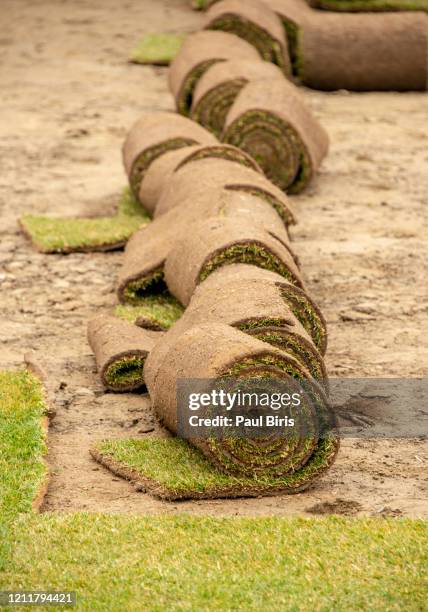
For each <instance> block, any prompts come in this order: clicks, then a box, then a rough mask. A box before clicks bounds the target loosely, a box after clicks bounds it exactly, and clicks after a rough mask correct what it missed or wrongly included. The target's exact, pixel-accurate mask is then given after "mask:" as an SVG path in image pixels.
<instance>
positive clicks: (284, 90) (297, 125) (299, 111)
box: [223, 79, 329, 193]
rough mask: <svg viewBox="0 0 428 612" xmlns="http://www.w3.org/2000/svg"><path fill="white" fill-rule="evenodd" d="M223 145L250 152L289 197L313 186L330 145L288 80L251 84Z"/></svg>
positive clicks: (236, 107)
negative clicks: (309, 185) (312, 181)
mask: <svg viewBox="0 0 428 612" xmlns="http://www.w3.org/2000/svg"><path fill="white" fill-rule="evenodd" d="M223 140H224V141H225V142H227V143H229V144H233V145H235V146H237V147H239V148H241V149H243V150H244V151H246V152H247V153H249V154H250V155H251V156H252V157H253V158H254V159H255V160H256V161H257V163H258V164H259V165H260V166H261V168H262V170H263V171H264V173H265V175H266V176H267V177H268V178H269V179H270V180H271V181H272V182H273V183H275V184H276V185H278V187H280V188H281V189H283V190H285V191H287V192H289V193H298V192H300V191H301V190H302V189H304V188H305V187H306V186H307V185H308V183H309V182H310V181H311V179H312V178H313V176H314V174H315V173H316V171H317V170H318V168H319V166H320V164H321V162H322V160H323V159H324V157H325V156H326V154H327V152H328V146H329V139H328V135H327V133H326V131H325V130H324V128H323V127H322V126H321V124H320V123H319V121H318V120H317V119H316V118H315V116H314V115H313V113H312V112H311V110H310V109H309V108H308V107H307V105H306V103H305V100H304V99H303V96H302V94H301V93H300V92H299V91H298V89H297V87H296V86H295V85H293V83H290V81H287V80H286V79H272V80H269V81H252V82H250V83H248V84H247V85H245V87H244V88H243V89H242V90H241V91H240V93H239V94H238V96H237V98H236V99H235V102H234V103H233V105H232V107H231V109H230V111H229V113H228V115H227V118H226V125H225V129H224V134H223Z"/></svg>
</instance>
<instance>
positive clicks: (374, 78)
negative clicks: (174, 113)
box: [179, 0, 428, 117]
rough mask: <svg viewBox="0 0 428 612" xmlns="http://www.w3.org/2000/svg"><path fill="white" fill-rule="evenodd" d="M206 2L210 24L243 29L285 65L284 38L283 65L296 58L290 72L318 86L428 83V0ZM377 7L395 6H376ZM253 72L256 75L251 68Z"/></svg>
mask: <svg viewBox="0 0 428 612" xmlns="http://www.w3.org/2000/svg"><path fill="white" fill-rule="evenodd" d="M205 4H206V7H207V8H208V7H210V8H209V9H208V11H207V16H206V21H205V28H206V29H208V30H215V31H216V32H218V31H225V32H228V33H232V34H235V35H237V36H239V37H242V38H243V39H245V40H246V41H248V42H249V43H250V44H252V45H253V46H254V48H255V49H257V50H258V51H259V53H260V55H261V57H262V58H263V59H266V60H268V61H273V62H274V63H276V64H278V65H281V63H280V62H279V61H278V59H277V57H278V54H279V53H280V52H281V51H280V50H281V49H283V43H284V39H285V41H286V44H287V51H288V56H289V61H288V62H287V61H286V62H285V64H284V65H286V66H288V65H291V71H292V74H293V77H294V78H295V79H296V80H298V81H300V82H301V83H303V84H305V85H307V86H309V87H312V88H314V89H321V90H335V89H349V90H355V91H372V90H374V91H376V90H398V91H406V90H426V88H427V71H428V57H427V52H426V49H427V45H428V16H427V15H426V12H427V11H428V1H427V0H313V1H312V2H311V3H310V4H312V5H314V6H316V7H317V8H323V9H328V10H323V11H318V10H314V9H313V8H311V6H309V5H308V3H307V2H306V1H305V0H245V1H239V0H221V1H217V2H208V3H205ZM334 11H342V12H341V13H340V14H339V13H335V12H334ZM343 11H349V13H344V12H343ZM361 11H364V12H361ZM376 11H392V12H391V13H389V14H387V13H385V12H382V14H374V13H375V12H376ZM417 11H420V12H417ZM262 15H263V19H261V16H262ZM274 17H276V18H279V20H280V21H281V22H282V25H283V35H282V36H280V35H279V34H278V33H277V28H276V26H275V27H273V23H274ZM179 55H180V54H179ZM205 59H206V58H205ZM194 61H196V60H195V58H194ZM285 72H286V73H287V71H285ZM248 75H249V77H250V78H252V75H251V74H250V72H249V73H248ZM199 76H200V75H199ZM236 78H237V77H236V76H235V77H234V79H236ZM196 79H197V76H195V78H194V79H193V83H195V82H196ZM235 87H236V84H235ZM195 117H197V114H196V115H195Z"/></svg>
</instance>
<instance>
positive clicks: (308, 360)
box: [158, 264, 327, 388]
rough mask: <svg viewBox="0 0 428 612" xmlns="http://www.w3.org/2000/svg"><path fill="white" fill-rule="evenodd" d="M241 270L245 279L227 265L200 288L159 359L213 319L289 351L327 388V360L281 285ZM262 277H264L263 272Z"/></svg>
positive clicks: (243, 267) (245, 269)
mask: <svg viewBox="0 0 428 612" xmlns="http://www.w3.org/2000/svg"><path fill="white" fill-rule="evenodd" d="M236 267H239V272H240V275H239V276H237V274H234V275H230V274H228V270H227V268H228V266H225V267H222V268H219V269H218V270H216V271H215V272H214V273H213V274H211V275H210V276H209V277H208V278H207V279H206V280H205V281H204V282H203V283H201V284H200V285H199V286H198V287H197V288H196V289H195V292H194V294H193V296H192V299H191V300H190V303H189V305H188V306H187V308H186V310H185V311H184V314H183V315H182V317H181V318H180V319H179V320H178V321H176V323H175V324H174V326H173V329H171V331H170V332H169V334H168V342H164V343H163V344H162V349H161V350H159V352H158V355H159V359H160V358H161V352H164V353H165V354H166V352H167V351H168V346H169V343H171V342H172V341H175V338H177V337H178V336H179V335H181V334H183V333H184V332H185V331H187V330H188V329H190V328H191V327H195V326H198V325H202V324H204V323H208V322H211V321H212V322H213V323H223V324H225V325H230V326H232V327H235V328H237V329H240V330H241V331H243V332H244V333H246V334H249V335H251V336H254V337H256V338H258V339H259V340H262V341H264V342H266V343H268V344H271V345H272V346H276V347H277V348H280V349H282V350H284V351H286V352H287V353H288V354H289V355H291V356H292V357H294V358H295V359H296V360H297V361H299V363H301V364H303V365H304V366H305V367H306V368H307V370H308V372H309V373H310V374H311V376H312V377H313V378H315V379H317V380H318V381H320V384H321V385H323V386H325V387H326V388H327V372H326V368H325V364H324V361H323V359H322V356H321V354H320V353H319V351H318V349H317V348H316V347H315V344H314V342H313V341H312V338H311V336H310V335H309V334H308V333H307V331H306V330H305V328H304V327H303V325H302V324H301V323H300V322H299V320H298V318H297V317H296V315H295V314H294V312H293V311H292V309H291V307H290V305H289V304H288V303H287V301H286V300H284V298H283V296H282V294H281V289H280V287H279V286H278V285H277V284H276V283H275V282H273V283H272V282H270V283H266V282H261V283H257V282H254V280H253V279H252V277H251V272H250V274H249V275H248V276H247V269H249V270H250V266H246V265H239V264H238V265H237V266H236ZM262 272H263V271H262ZM260 277H261V278H262V279H263V274H261V275H260ZM279 280H281V278H280V277H279Z"/></svg>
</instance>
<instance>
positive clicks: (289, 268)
mask: <svg viewBox="0 0 428 612" xmlns="http://www.w3.org/2000/svg"><path fill="white" fill-rule="evenodd" d="M246 197H247V198H248V196H246ZM163 218H164V217H163ZM232 263H251V264H253V265H257V266H259V267H261V268H266V269H268V270H273V271H274V272H277V273H278V274H280V275H281V276H284V277H285V278H286V279H287V280H288V281H290V282H291V283H292V284H293V285H296V286H297V287H300V288H303V281H302V279H301V276H300V272H299V269H298V267H297V265H296V262H295V260H294V259H293V256H292V255H291V252H290V247H289V245H288V244H286V243H284V241H283V240H280V239H278V238H277V237H276V236H274V235H273V233H272V232H271V231H268V229H266V228H265V227H263V224H262V223H260V224H259V223H257V222H254V221H252V220H251V217H250V218H248V214H247V213H245V215H243V216H242V217H241V218H240V219H239V218H237V217H234V216H230V217H217V218H211V219H205V220H204V221H199V222H195V223H194V224H193V225H192V226H191V227H190V228H189V231H188V233H186V235H185V236H184V237H182V238H181V240H177V242H176V243H175V245H174V247H173V248H172V249H171V251H170V252H169V253H168V256H167V258H166V261H165V281H166V284H167V286H168V288H169V290H170V292H171V293H172V295H174V296H175V297H176V298H177V299H178V300H179V302H181V304H183V305H184V306H186V305H187V304H188V303H189V301H190V298H191V297H192V295H193V293H194V291H195V289H196V287H197V285H198V284H199V283H201V282H202V281H203V280H205V278H207V277H208V276H209V275H210V274H211V273H212V272H213V271H214V270H216V269H217V268H219V267H221V266H224V265H230V264H232Z"/></svg>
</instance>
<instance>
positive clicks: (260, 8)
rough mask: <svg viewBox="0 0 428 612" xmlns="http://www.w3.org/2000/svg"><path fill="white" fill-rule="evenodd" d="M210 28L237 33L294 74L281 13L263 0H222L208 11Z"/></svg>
mask: <svg viewBox="0 0 428 612" xmlns="http://www.w3.org/2000/svg"><path fill="white" fill-rule="evenodd" d="M204 27H205V29H207V30H221V31H223V32H229V33H231V34H236V35H237V36H239V37H240V38H243V39H244V40H246V41H247V42H249V43H250V44H251V45H253V47H255V48H256V49H257V51H258V52H259V54H260V56H261V57H262V58H263V59H264V60H266V61H267V62H272V63H273V64H276V65H277V66H279V67H280V68H281V70H282V72H283V73H284V74H286V75H288V76H290V75H291V65H290V58H289V57H288V44H287V35H286V33H285V30H284V28H283V26H282V23H281V20H280V19H279V17H278V16H277V15H276V13H274V11H271V10H270V9H269V8H268V7H267V6H266V5H265V4H263V2H260V1H259V0H245V2H241V0H222V1H221V2H217V3H215V5H214V6H212V7H211V8H210V9H209V11H208V12H207V16H206V21H205V24H204Z"/></svg>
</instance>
